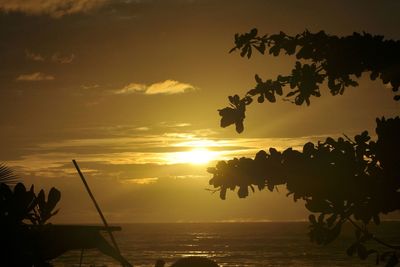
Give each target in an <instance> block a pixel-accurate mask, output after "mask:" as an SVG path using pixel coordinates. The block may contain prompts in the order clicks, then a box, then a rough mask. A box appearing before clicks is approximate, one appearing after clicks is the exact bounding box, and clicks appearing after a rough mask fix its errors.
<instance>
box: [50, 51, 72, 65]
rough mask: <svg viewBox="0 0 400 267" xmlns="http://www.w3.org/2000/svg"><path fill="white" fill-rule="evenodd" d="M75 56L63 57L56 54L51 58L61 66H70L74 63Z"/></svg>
mask: <svg viewBox="0 0 400 267" xmlns="http://www.w3.org/2000/svg"><path fill="white" fill-rule="evenodd" d="M74 59H75V55H74V54H70V55H62V54H60V53H54V54H53V56H52V57H51V60H52V61H54V62H57V63H60V64H70V63H72V61H74Z"/></svg>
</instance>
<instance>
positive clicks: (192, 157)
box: [169, 148, 219, 165]
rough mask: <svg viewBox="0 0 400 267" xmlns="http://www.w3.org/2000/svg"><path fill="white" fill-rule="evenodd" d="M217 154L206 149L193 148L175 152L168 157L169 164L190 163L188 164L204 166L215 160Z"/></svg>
mask: <svg viewBox="0 0 400 267" xmlns="http://www.w3.org/2000/svg"><path fill="white" fill-rule="evenodd" d="M218 154H219V153H218V152H216V151H210V150H208V149H207V148H194V149H192V150H189V151H184V152H176V153H174V154H173V155H171V156H170V158H169V160H170V162H171V163H190V164H196V165H201V164H206V163H209V162H210V161H213V160H215V159H216V158H217V156H218Z"/></svg>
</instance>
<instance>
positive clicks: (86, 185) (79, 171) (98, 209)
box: [72, 159, 121, 255]
mask: <svg viewBox="0 0 400 267" xmlns="http://www.w3.org/2000/svg"><path fill="white" fill-rule="evenodd" d="M72 163H74V166H75V168H76V170H77V171H78V174H79V176H80V177H81V179H82V182H83V184H84V185H85V188H86V190H87V192H88V194H89V196H90V198H91V199H92V200H93V203H94V206H95V207H96V209H97V212H98V213H99V214H100V217H101V220H102V221H103V223H104V226H105V228H106V230H107V232H108V234H109V235H110V238H111V242H112V243H113V245H114V248H115V249H116V250H117V252H118V254H120V255H121V252H120V250H119V247H118V245H117V242H116V241H115V239H114V236H113V234H112V232H111V230H110V228H109V226H108V223H107V221H106V218H105V217H104V215H103V212H101V209H100V207H99V205H98V204H97V201H96V199H95V198H94V196H93V194H92V191H90V188H89V185H88V183H87V182H86V179H85V177H84V176H83V174H82V172H81V170H80V169H79V166H78V163H76V161H75V160H74V159H73V160H72Z"/></svg>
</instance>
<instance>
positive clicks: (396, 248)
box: [347, 217, 400, 250]
mask: <svg viewBox="0 0 400 267" xmlns="http://www.w3.org/2000/svg"><path fill="white" fill-rule="evenodd" d="M347 220H348V221H349V222H350V223H351V224H352V225H353V226H354V227H355V228H357V229H358V230H360V231H361V232H363V233H364V234H366V235H371V238H372V240H374V241H376V242H378V243H379V244H381V245H383V246H385V247H388V248H391V249H395V250H400V246H396V245H391V244H388V243H386V242H385V241H383V240H380V239H379V238H377V237H375V236H374V235H373V234H371V233H369V232H368V231H367V230H365V229H362V228H361V227H360V226H359V225H358V224H356V223H355V222H354V221H353V220H352V219H351V218H349V217H348V218H347Z"/></svg>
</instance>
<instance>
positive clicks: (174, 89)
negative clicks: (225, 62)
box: [114, 80, 195, 95]
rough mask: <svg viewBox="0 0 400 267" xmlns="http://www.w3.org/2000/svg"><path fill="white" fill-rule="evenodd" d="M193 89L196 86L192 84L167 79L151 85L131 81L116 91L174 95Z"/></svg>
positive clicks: (119, 93)
mask: <svg viewBox="0 0 400 267" xmlns="http://www.w3.org/2000/svg"><path fill="white" fill-rule="evenodd" d="M191 90H195V87H194V86H193V85H191V84H188V83H181V82H178V81H175V80H165V81H163V82H158V83H153V84H150V85H146V84H142V83H130V84H128V85H127V86H125V87H123V88H122V89H118V90H115V91H114V93H115V94H118V95H128V94H133V93H143V94H146V95H156V94H165V95H172V94H179V93H184V92H186V91H191Z"/></svg>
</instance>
